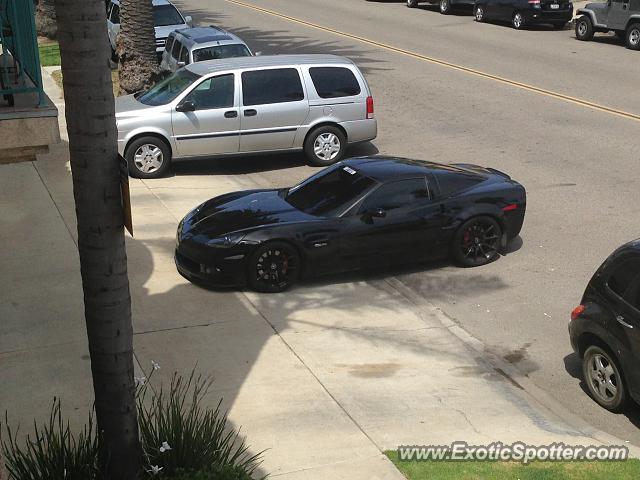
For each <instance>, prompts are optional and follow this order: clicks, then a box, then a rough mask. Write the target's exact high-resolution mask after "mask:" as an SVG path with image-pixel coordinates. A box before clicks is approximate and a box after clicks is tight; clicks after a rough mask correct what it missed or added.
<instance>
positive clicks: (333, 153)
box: [304, 125, 347, 167]
mask: <svg viewBox="0 0 640 480" xmlns="http://www.w3.org/2000/svg"><path fill="white" fill-rule="evenodd" d="M346 150H347V137H346V136H345V134H344V133H343V132H342V130H340V129H339V128H338V127H332V126H330V125H326V126H324V127H319V128H316V129H315V130H312V131H311V133H309V135H307V138H306V140H305V142H304V153H305V155H306V156H307V159H308V160H309V163H311V165H314V166H316V167H326V166H327V165H332V164H334V163H336V162H339V161H340V160H342V157H344V154H345V152H346Z"/></svg>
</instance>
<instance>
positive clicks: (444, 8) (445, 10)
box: [440, 0, 451, 15]
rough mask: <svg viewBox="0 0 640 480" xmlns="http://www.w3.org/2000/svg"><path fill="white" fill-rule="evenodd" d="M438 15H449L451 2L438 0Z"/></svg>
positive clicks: (449, 0)
mask: <svg viewBox="0 0 640 480" xmlns="http://www.w3.org/2000/svg"><path fill="white" fill-rule="evenodd" d="M440 13H441V14H442V15H449V14H450V13H451V0H440Z"/></svg>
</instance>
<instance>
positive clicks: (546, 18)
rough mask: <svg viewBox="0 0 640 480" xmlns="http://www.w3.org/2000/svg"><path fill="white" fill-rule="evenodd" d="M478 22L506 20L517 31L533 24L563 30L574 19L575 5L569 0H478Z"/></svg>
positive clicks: (476, 15) (476, 7)
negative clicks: (546, 25)
mask: <svg viewBox="0 0 640 480" xmlns="http://www.w3.org/2000/svg"><path fill="white" fill-rule="evenodd" d="M473 12H474V16H475V18H476V21H478V22H484V21H485V20H504V21H509V22H511V25H512V26H513V28H515V29H516V30H520V29H522V28H525V27H526V26H527V25H533V24H549V25H552V26H553V27H554V28H557V29H560V30H561V29H563V28H564V27H565V26H566V25H567V22H569V21H570V20H571V19H572V18H573V3H572V2H570V1H567V0H476V2H475V6H474V10H473Z"/></svg>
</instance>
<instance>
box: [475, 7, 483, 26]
mask: <svg viewBox="0 0 640 480" xmlns="http://www.w3.org/2000/svg"><path fill="white" fill-rule="evenodd" d="M473 16H474V17H475V18H476V22H484V5H476V8H475V10H474V11H473Z"/></svg>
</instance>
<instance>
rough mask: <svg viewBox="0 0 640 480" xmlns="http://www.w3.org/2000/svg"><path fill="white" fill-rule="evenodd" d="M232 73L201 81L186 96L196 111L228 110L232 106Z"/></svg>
mask: <svg viewBox="0 0 640 480" xmlns="http://www.w3.org/2000/svg"><path fill="white" fill-rule="evenodd" d="M233 94H234V81H233V73H230V74H227V75H220V76H217V77H211V78H208V79H207V80H205V81H203V82H202V83H201V84H200V85H198V86H197V87H196V88H194V89H193V91H192V92H191V93H190V94H189V95H188V96H187V99H189V100H192V101H193V103H194V104H195V105H196V109H198V110H207V109H211V108H229V107H233V104H234V95H233Z"/></svg>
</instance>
